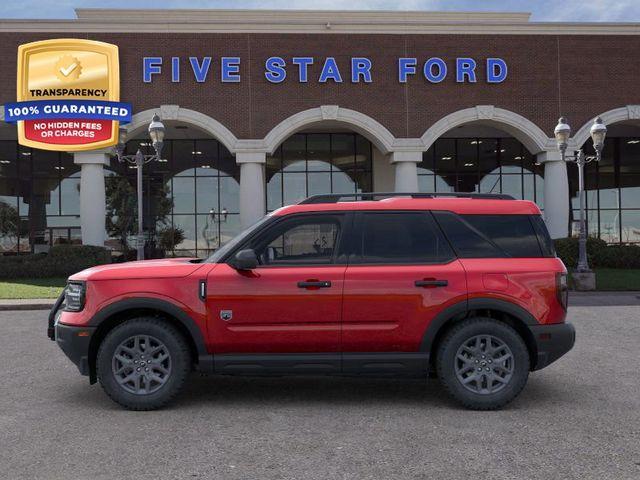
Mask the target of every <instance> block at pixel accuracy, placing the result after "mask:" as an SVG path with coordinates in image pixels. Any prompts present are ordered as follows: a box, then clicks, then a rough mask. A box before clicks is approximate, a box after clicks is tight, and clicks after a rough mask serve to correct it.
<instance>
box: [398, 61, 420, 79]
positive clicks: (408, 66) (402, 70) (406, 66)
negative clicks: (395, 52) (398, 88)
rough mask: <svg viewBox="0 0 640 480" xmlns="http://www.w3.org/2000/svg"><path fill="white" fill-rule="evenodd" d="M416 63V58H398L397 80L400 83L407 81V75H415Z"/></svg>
mask: <svg viewBox="0 0 640 480" xmlns="http://www.w3.org/2000/svg"><path fill="white" fill-rule="evenodd" d="M417 63H418V60H417V59H416V58H399V59H398V81H399V82H400V83H407V75H415V73H416V64H417Z"/></svg>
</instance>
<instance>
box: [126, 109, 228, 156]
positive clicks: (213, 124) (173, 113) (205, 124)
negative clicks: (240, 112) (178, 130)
mask: <svg viewBox="0 0 640 480" xmlns="http://www.w3.org/2000/svg"><path fill="white" fill-rule="evenodd" d="M155 113H157V114H159V115H160V118H161V119H162V120H163V121H164V120H175V121H178V122H184V123H188V124H190V125H193V126H195V127H198V128H200V129H201V130H204V131H205V132H207V133H209V134H211V135H212V136H213V137H215V139H216V140H218V141H219V142H220V143H222V144H223V145H224V146H225V147H227V149H228V150H229V151H230V152H231V153H235V152H236V143H237V141H238V139H237V138H236V136H235V135H234V134H233V133H232V132H231V130H229V129H228V128H227V127H225V126H224V125H223V124H222V123H220V122H219V121H217V120H215V119H214V118H211V117H210V116H208V115H205V114H204V113H200V112H196V111H195V110H190V109H188V108H182V107H180V106H178V105H161V106H160V108H151V109H149V110H144V111H142V112H138V113H136V114H134V115H133V117H132V118H131V123H129V124H127V125H126V127H127V131H128V132H129V133H134V132H136V131H139V130H142V129H146V128H147V126H148V125H149V122H150V121H151V118H152V117H153V115H154V114H155Z"/></svg>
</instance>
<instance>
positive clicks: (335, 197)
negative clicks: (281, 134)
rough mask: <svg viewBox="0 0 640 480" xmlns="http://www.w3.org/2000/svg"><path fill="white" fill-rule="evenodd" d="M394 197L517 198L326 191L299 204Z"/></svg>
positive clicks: (482, 194)
mask: <svg viewBox="0 0 640 480" xmlns="http://www.w3.org/2000/svg"><path fill="white" fill-rule="evenodd" d="M392 197H410V198H436V197H452V198H477V199H482V200H515V199H514V198H513V197H512V196H511V195H507V194H504V193H464V192H456V193H450V192H447V193H421V192H419V193H401V192H365V193H326V194H321V195H312V196H311V197H308V198H305V199H304V200H302V201H301V202H300V203H299V204H298V205H306V204H313V203H338V202H340V201H342V199H353V200H345V201H372V200H382V199H385V198H392Z"/></svg>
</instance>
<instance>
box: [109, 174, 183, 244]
mask: <svg viewBox="0 0 640 480" xmlns="http://www.w3.org/2000/svg"><path fill="white" fill-rule="evenodd" d="M105 190H106V200H107V219H106V227H107V232H109V235H111V236H113V237H116V238H118V240H119V241H120V245H121V246H122V251H123V252H125V253H126V252H128V251H129V249H130V248H129V243H128V241H127V240H128V238H129V237H130V236H132V235H136V234H137V233H138V204H137V203H138V202H137V195H136V190H135V189H134V188H133V186H132V185H131V183H129V180H128V179H127V178H126V177H120V176H111V177H107V178H106V179H105ZM147 194H148V193H147ZM151 195H152V197H153V200H152V202H151V203H150V204H151V207H152V215H153V217H154V219H155V221H156V222H158V223H161V224H163V225H166V224H167V223H168V217H169V214H170V213H171V209H172V208H173V199H172V198H171V196H170V194H169V188H168V187H167V185H166V184H164V183H162V184H160V186H159V187H156V188H155V189H154V191H152V192H151ZM153 227H154V228H150V230H151V231H152V235H150V237H153V236H154V235H155V225H154V226H153ZM147 228H149V227H147Z"/></svg>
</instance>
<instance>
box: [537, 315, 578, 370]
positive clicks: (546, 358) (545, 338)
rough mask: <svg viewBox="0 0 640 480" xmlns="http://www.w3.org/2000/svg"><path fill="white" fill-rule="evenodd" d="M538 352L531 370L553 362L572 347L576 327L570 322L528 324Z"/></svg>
mask: <svg viewBox="0 0 640 480" xmlns="http://www.w3.org/2000/svg"><path fill="white" fill-rule="evenodd" d="M529 328H531V333H532V334H533V338H534V339H535V342H536V350H537V352H538V355H537V361H536V363H535V365H534V367H533V370H540V369H541V368H544V367H546V366H547V365H549V364H551V363H553V362H555V361H556V360H557V359H559V358H560V357H561V356H563V355H564V354H565V353H567V352H568V351H569V350H571V349H572V348H573V345H574V344H575V341H576V329H575V328H574V327H573V325H572V324H570V323H557V324H552V325H530V326H529Z"/></svg>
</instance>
